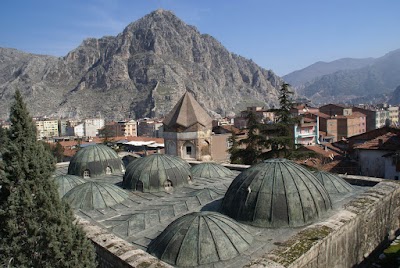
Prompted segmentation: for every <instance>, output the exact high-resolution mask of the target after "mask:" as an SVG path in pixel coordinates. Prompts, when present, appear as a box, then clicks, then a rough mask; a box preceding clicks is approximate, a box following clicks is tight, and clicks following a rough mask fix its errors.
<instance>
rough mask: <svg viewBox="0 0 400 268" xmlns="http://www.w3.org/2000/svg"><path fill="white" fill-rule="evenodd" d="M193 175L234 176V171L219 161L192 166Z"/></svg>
mask: <svg viewBox="0 0 400 268" xmlns="http://www.w3.org/2000/svg"><path fill="white" fill-rule="evenodd" d="M190 171H191V172H192V175H193V177H200V178H210V179H211V178H225V177H227V176H232V175H233V172H232V171H230V170H229V169H228V168H226V167H224V166H221V165H219V164H217V163H201V164H198V165H194V166H193V167H191V169H190Z"/></svg>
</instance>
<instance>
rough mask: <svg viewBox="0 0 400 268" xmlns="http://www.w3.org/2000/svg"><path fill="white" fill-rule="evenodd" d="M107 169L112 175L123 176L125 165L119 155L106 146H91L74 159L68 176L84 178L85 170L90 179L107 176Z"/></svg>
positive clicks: (80, 151)
mask: <svg viewBox="0 0 400 268" xmlns="http://www.w3.org/2000/svg"><path fill="white" fill-rule="evenodd" d="M107 167H108V168H109V169H110V170H111V173H112V174H122V172H123V163H122V160H121V158H120V157H119V156H118V155H117V153H116V152H115V151H114V150H113V149H111V148H109V147H108V146H106V145H90V146H87V147H85V148H83V149H81V150H79V151H78V152H77V153H76V154H75V155H74V157H72V159H71V161H70V164H69V167H68V174H70V175H76V176H83V173H84V171H85V170H88V171H89V174H90V177H97V176H101V175H106V174H107V171H106V170H107Z"/></svg>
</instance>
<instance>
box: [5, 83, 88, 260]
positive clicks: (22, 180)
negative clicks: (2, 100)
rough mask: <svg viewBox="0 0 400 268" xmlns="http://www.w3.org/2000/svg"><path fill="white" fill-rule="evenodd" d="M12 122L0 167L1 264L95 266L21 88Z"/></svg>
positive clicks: (11, 117)
mask: <svg viewBox="0 0 400 268" xmlns="http://www.w3.org/2000/svg"><path fill="white" fill-rule="evenodd" d="M10 121H11V128H10V130H9V131H8V133H7V139H6V142H5V144H4V146H3V152H2V158H3V163H2V167H1V170H0V186H1V188H0V238H1V239H0V266H2V265H4V266H15V267H74V266H75V267H95V261H94V258H95V254H94V250H93V246H92V245H91V243H90V242H89V240H87V239H86V238H85V236H84V233H83V231H82V230H81V229H80V228H79V227H78V226H76V225H75V224H74V223H73V220H74V218H73V214H72V212H71V210H70V208H69V207H68V205H67V204H65V203H64V202H62V201H61V200H60V198H59V196H58V192H57V189H56V185H55V183H54V181H53V179H52V178H51V174H52V172H53V171H54V169H55V164H54V163H55V161H54V158H53V156H52V155H51V153H50V152H49V151H48V150H46V148H45V147H44V145H43V143H40V142H38V141H37V139H36V127H35V124H34V123H33V121H32V118H31V117H30V116H29V113H28V110H27V108H26V105H25V103H24V102H23V100H22V97H21V94H20V93H19V91H17V92H16V93H15V100H14V103H13V105H12V107H11V112H10Z"/></svg>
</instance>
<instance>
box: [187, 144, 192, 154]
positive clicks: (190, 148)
mask: <svg viewBox="0 0 400 268" xmlns="http://www.w3.org/2000/svg"><path fill="white" fill-rule="evenodd" d="M186 154H187V155H191V154H192V146H186Z"/></svg>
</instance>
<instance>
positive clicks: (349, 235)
mask: <svg viewBox="0 0 400 268" xmlns="http://www.w3.org/2000/svg"><path fill="white" fill-rule="evenodd" d="M191 164H192V165H194V164H196V162H195V161H193V163H191ZM235 167H236V166H235ZM236 168H237V169H239V170H240V169H245V166H237V167H236ZM345 179H346V180H347V181H349V182H351V183H352V184H355V185H368V186H373V185H375V186H373V187H371V188H370V189H369V190H367V191H366V192H364V193H362V194H360V195H359V196H358V197H357V198H355V199H354V200H352V201H351V202H349V203H348V204H346V205H345V207H344V209H342V210H340V211H339V212H337V213H335V214H334V215H333V216H331V217H330V218H328V219H327V220H325V221H322V222H318V223H316V224H313V225H310V226H308V227H306V228H304V229H303V230H301V231H299V232H298V233H297V234H296V235H294V236H292V237H291V238H289V239H288V240H287V241H285V242H284V243H280V245H278V247H277V248H275V249H273V250H272V251H270V252H266V253H265V254H264V255H263V256H262V257H260V258H258V259H255V260H253V261H251V262H250V263H249V264H248V265H246V266H245V267H270V268H282V267H287V268H338V267H354V266H356V265H358V264H360V263H361V262H362V261H363V260H364V259H365V258H366V257H368V256H369V255H370V254H371V252H373V251H374V250H375V249H376V248H377V247H378V246H379V245H380V244H381V243H382V242H383V241H385V240H387V239H394V238H395V237H394V235H395V232H396V231H397V230H398V229H399V219H400V183H399V182H397V181H388V180H382V179H377V178H368V177H361V176H345ZM77 222H78V224H79V225H80V226H82V227H83V229H84V231H85V232H86V234H87V236H88V237H89V238H90V239H91V240H92V241H93V243H94V245H95V247H96V252H97V254H98V258H99V266H100V267H104V268H109V267H123V268H124V267H170V266H169V265H168V264H166V263H164V262H162V261H160V260H158V259H157V258H155V257H153V256H151V255H149V254H148V253H146V252H144V251H143V250H140V249H137V248H135V247H134V246H133V245H132V244H130V243H128V242H126V241H125V240H123V239H121V238H119V237H117V236H115V235H113V234H110V233H108V232H107V231H106V230H104V229H102V228H100V227H98V226H96V225H94V224H92V223H90V222H88V221H86V220H84V219H82V218H79V217H78V220H77Z"/></svg>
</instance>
